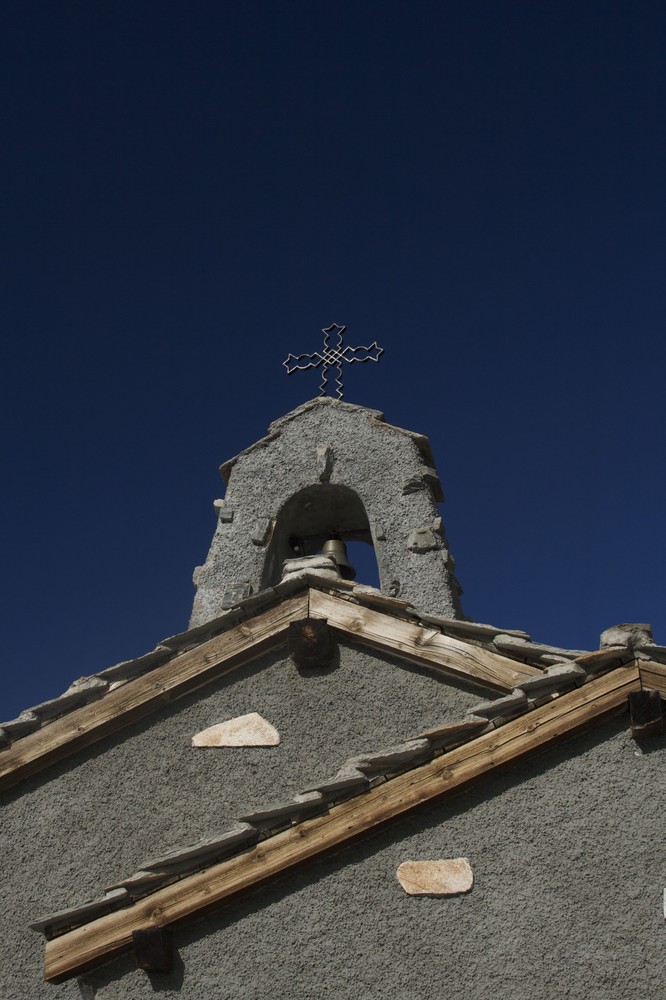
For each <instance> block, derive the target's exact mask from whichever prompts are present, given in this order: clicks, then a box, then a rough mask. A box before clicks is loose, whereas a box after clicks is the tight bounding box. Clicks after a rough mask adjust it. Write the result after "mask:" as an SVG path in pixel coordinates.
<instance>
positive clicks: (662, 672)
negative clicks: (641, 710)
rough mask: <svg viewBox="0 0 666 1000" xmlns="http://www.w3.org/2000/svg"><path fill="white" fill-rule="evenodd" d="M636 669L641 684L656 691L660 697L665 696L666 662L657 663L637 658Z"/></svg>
mask: <svg viewBox="0 0 666 1000" xmlns="http://www.w3.org/2000/svg"><path fill="white" fill-rule="evenodd" d="M638 669H639V671H640V674H641V684H642V686H643V687H644V688H649V689H650V690H651V691H658V692H659V694H660V695H661V697H662V698H666V663H657V662H656V661H655V660H639V661H638Z"/></svg>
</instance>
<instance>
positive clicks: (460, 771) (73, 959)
mask: <svg viewBox="0 0 666 1000" xmlns="http://www.w3.org/2000/svg"><path fill="white" fill-rule="evenodd" d="M639 689H640V677H639V671H638V667H637V665H636V664H635V663H632V664H631V665H630V666H625V667H618V668H616V669H615V670H613V671H611V672H610V673H608V674H606V675H604V676H602V677H600V678H598V679H596V680H592V681H590V682H588V683H587V684H585V685H584V686H583V687H582V688H579V689H576V690H574V691H572V692H570V693H568V694H564V695H562V696H561V697H559V698H556V699H555V700H554V701H552V702H550V703H549V704H547V705H543V706H541V707H540V708H537V709H534V710H533V711H531V712H527V713H526V714H525V715H522V716H520V717H519V718H517V719H515V720H513V721H511V722H508V723H506V724H505V725H503V726H501V727H499V728H498V729H495V730H493V731H491V732H488V733H486V734H485V735H483V736H480V737H478V738H477V739H474V740H471V741H470V742H469V743H466V744H464V745H462V746H459V747H457V748H456V749H454V750H451V751H449V752H447V753H445V754H443V755H442V756H440V757H436V758H434V759H433V760H431V761H429V762H428V763H426V764H423V765H421V766H420V767H417V768H415V769H414V770H412V771H408V772H406V773H404V774H401V775H399V776H397V777H395V778H392V779H390V780H389V781H387V782H385V783H384V784H382V785H379V786H377V787H376V788H374V789H372V790H371V791H369V792H367V793H365V794H362V795H359V796H358V797H357V798H354V799H351V800H350V801H348V802H345V803H342V804H340V805H338V806H333V807H331V809H330V811H329V813H328V814H326V815H323V816H318V817H315V818H313V819H310V820H305V821H303V822H302V823H299V824H297V825H296V826H294V827H292V828H290V829H289V830H286V831H284V832H282V833H277V834H276V835H274V836H272V837H269V838H268V839H267V840H265V841H262V842H261V843H259V844H258V845H257V846H256V847H255V848H254V849H252V850H250V851H248V852H247V853H244V854H241V855H238V856H236V857H233V858H230V859H229V860H227V861H223V862H221V863H219V864H216V865H214V866H212V867H211V868H209V869H207V870H206V871H203V872H198V873H197V874H195V875H191V876H189V877H186V878H184V879H182V880H181V881H179V882H176V883H174V884H172V885H170V886H168V887H166V888H164V889H161V890H159V891H157V892H155V893H153V894H152V895H150V896H147V897H145V898H144V899H142V900H140V901H139V902H137V903H134V904H133V905H132V906H130V907H128V908H126V909H122V910H118V911H116V912H114V913H111V914H108V915H106V916H104V917H100V918H98V919H97V920H94V921H92V922H91V923H88V924H85V925H83V926H82V927H78V928H76V929H75V930H72V931H69V932H68V933H66V934H63V935H61V936H59V937H56V938H54V939H53V940H51V941H48V942H47V943H46V951H45V978H46V979H48V980H50V981H51V982H61V981H63V980H65V979H68V978H70V977H72V976H74V975H77V974H80V973H81V972H83V971H85V970H86V969H88V968H91V967H93V966H95V965H96V964H98V963H99V962H100V961H106V960H108V959H109V958H110V957H112V956H113V955H115V954H118V953H120V952H122V951H125V950H126V949H128V948H130V947H131V946H132V940H133V932H134V931H135V930H140V929H145V928H150V927H166V926H169V925H171V924H174V923H177V922H180V921H183V920H186V919H187V918H189V917H192V916H193V915H195V914H197V915H199V914H201V913H202V912H204V911H205V910H208V909H210V908H211V907H215V906H218V905H219V904H221V903H223V902H224V901H226V900H228V899H230V898H232V897H233V896H236V895H238V894H239V893H241V892H243V891H245V890H247V889H250V888H253V887H255V886H257V885H259V884H261V883H263V882H266V881H267V880H269V879H271V878H273V877H275V876H278V875H281V874H283V873H284V872H285V871H287V870H289V869H290V868H293V867H294V866H296V865H299V864H302V863H303V862H305V861H308V860H309V859H311V858H314V857H317V856H318V855H321V854H322V853H323V852H325V851H328V850H330V849H331V848H334V847H339V846H340V845H341V844H344V843H346V842H348V841H350V840H351V839H353V838H355V837H357V836H359V835H360V834H362V833H364V832H366V831H368V830H371V829H373V828H375V827H377V826H379V825H381V824H383V823H386V822H387V821H389V820H392V819H395V818H396V817H397V816H400V815H401V814H404V813H405V812H407V811H409V810H411V809H414V808H416V807H418V806H420V805H422V804H423V803H426V802H429V801H433V800H435V799H439V798H441V797H442V796H444V795H447V794H450V793H452V792H454V791H455V790H457V789H459V788H460V787H461V786H463V785H465V784H467V783H468V782H470V781H473V780H474V779H477V778H479V777H480V776H482V775H484V774H487V773H488V772H490V771H493V770H494V769H495V768H497V767H500V766H503V765H506V764H508V763H510V762H512V761H515V760H516V759H518V758H519V757H523V756H524V755H525V754H528V753H530V752H533V751H535V750H538V749H540V748H542V747H544V746H546V745H547V744H549V743H551V742H553V741H554V740H556V739H558V738H560V737H562V736H565V735H570V734H571V733H573V732H575V731H577V730H579V729H582V728H584V727H585V726H587V725H589V724H591V723H593V722H596V721H599V720H600V719H601V718H602V717H604V716H606V715H608V714H609V713H611V712H613V711H615V710H617V709H618V708H619V707H621V706H622V705H623V704H626V701H627V696H628V695H629V694H630V693H631V692H632V691H637V690H639Z"/></svg>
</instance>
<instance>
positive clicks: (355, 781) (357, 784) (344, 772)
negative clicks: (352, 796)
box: [303, 767, 370, 800]
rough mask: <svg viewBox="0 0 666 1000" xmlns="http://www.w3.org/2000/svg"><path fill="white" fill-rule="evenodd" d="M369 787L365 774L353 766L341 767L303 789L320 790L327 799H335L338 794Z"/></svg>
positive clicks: (359, 790)
mask: <svg viewBox="0 0 666 1000" xmlns="http://www.w3.org/2000/svg"><path fill="white" fill-rule="evenodd" d="M369 787H370V782H369V781H368V778H367V777H366V775H365V774H362V773H361V771H359V770H358V768H355V767H341V768H340V770H339V771H338V772H337V774H334V775H333V777H332V778H325V779H324V780H323V781H319V782H317V784H315V785H310V786H309V787H308V788H305V789H303V792H304V793H307V792H321V794H322V795H323V796H324V797H325V798H326V799H327V800H330V799H335V798H337V797H338V796H340V795H348V794H349V793H350V792H352V793H353V792H357V793H358V792H364V791H366V789H367V788H369Z"/></svg>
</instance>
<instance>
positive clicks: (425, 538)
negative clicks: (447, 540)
mask: <svg viewBox="0 0 666 1000" xmlns="http://www.w3.org/2000/svg"><path fill="white" fill-rule="evenodd" d="M407 548H408V549H409V550H410V552H431V551H432V550H433V549H438V548H439V539H438V538H437V535H436V534H435V532H434V531H433V530H432V528H415V529H414V531H410V533H409V537H408V539H407Z"/></svg>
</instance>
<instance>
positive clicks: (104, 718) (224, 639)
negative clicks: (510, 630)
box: [0, 580, 542, 790]
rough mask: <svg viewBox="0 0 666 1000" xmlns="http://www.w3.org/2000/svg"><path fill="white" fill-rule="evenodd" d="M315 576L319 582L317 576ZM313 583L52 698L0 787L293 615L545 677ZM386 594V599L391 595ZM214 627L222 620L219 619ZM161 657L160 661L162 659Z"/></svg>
mask: <svg viewBox="0 0 666 1000" xmlns="http://www.w3.org/2000/svg"><path fill="white" fill-rule="evenodd" d="M317 582H318V583H319V585H320V586H321V581H317ZM312 583H313V581H312V580H304V581H302V586H303V591H302V592H301V593H300V594H295V595H294V596H292V597H287V598H285V597H282V599H281V600H280V597H279V596H277V597H276V598H275V600H276V603H275V604H274V605H273V606H272V607H269V608H268V609H266V607H265V601H266V595H265V594H264V595H258V596H259V598H261V599H262V600H261V604H260V607H261V608H262V610H261V611H259V612H258V613H255V615H254V617H252V616H251V611H250V609H251V605H252V602H253V601H257V598H250V599H249V600H248V601H246V602H244V605H243V607H247V610H248V611H250V616H249V617H246V618H245V617H244V618H243V620H242V621H241V622H239V623H237V624H235V625H231V623H229V625H228V626H227V628H226V629H225V631H223V632H220V633H218V634H217V635H215V636H213V637H212V638H208V639H206V640H203V639H200V640H199V642H198V644H197V645H194V646H192V645H189V646H188V642H190V641H191V638H194V639H195V640H196V639H197V638H198V637H199V633H200V631H201V627H200V628H199V629H198V630H194V631H195V634H194V637H190V636H189V634H188V633H184V634H183V635H179V636H175V637H173V638H172V639H167V640H165V642H164V644H162V645H161V646H160V647H158V649H157V650H156V651H155V652H154V653H151V654H147V657H140V658H139V660H137V661H136V663H137V664H139V665H142V664H143V661H144V660H150V657H155V665H154V666H153V665H152V663H150V664H149V667H148V669H147V672H145V673H142V674H141V675H140V676H138V677H133V676H132V675H131V672H130V675H129V677H127V670H128V669H129V670H130V671H131V669H132V663H130V664H129V668H128V667H127V666H126V665H124V664H123V665H122V666H123V673H122V674H121V677H122V679H123V683H122V684H121V686H119V687H115V688H113V687H111V688H108V689H106V690H104V691H103V692H97V693H96V698H95V700H94V701H91V702H89V703H87V704H84V705H81V706H80V707H79V705H75V707H72V708H68V705H67V699H68V697H69V696H67V695H66V696H64V697H63V698H61V699H55V700H54V703H53V704H54V706H56V702H57V703H58V704H59V705H60V708H61V711H63V712H64V713H65V714H63V715H61V716H60V717H59V718H55V719H53V720H45V722H46V724H44V725H42V726H41V728H39V729H37V730H35V731H34V732H30V733H28V734H27V735H25V736H22V737H21V738H20V739H17V740H16V741H15V742H14V743H12V744H11V745H10V746H9V747H7V748H6V749H4V750H2V751H1V752H0V790H2V789H5V788H9V787H11V786H13V785H15V784H17V783H18V782H20V781H22V780H24V779H25V778H27V777H29V776H30V775H32V774H35V773H37V772H38V771H40V770H42V769H44V768H45V767H47V766H49V765H50V764H52V763H54V762H56V761H58V760H62V759H63V758H64V757H67V756H69V755H70V754H72V753H75V752H77V751H78V750H80V749H82V748H83V747H86V746H89V745H90V744H92V743H95V742H96V741H97V740H100V739H103V738H104V737H105V736H107V735H109V734H110V733H113V732H116V731H118V730H119V729H122V728H123V727H124V726H127V725H130V724H131V723H132V722H134V721H136V719H139V718H141V717H143V716H145V715H148V714H149V713H150V712H152V711H154V710H156V709H158V708H162V707H164V705H165V704H167V703H168V702H170V701H173V700H175V699H177V698H180V697H182V696H183V695H185V694H188V693H189V692H190V691H193V690H195V689H196V688H198V687H202V686H204V685H205V684H208V683H210V682H211V681H214V680H217V678H218V677H221V676H223V674H225V673H227V672H229V671H231V670H233V669H235V668H236V667H237V666H239V665H241V664H242V663H245V662H248V661H249V660H250V659H253V658H254V657H257V656H260V655H261V654H262V653H264V652H266V651H267V650H268V649H272V648H276V647H278V646H279V645H281V644H282V643H283V642H284V641H285V640H286V630H287V627H288V625H289V623H290V622H291V621H295V620H298V619H299V618H307V617H314V618H322V617H323V618H327V619H328V620H329V621H330V624H331V625H332V627H334V628H335V629H336V630H337V631H338V632H339V633H340V634H341V635H343V636H345V637H346V638H348V639H351V640H352V641H356V642H360V643H362V644H364V645H367V646H370V647H372V648H374V649H378V650H381V651H384V652H388V653H391V654H393V655H395V656H396V657H398V658H400V659H405V660H407V661H409V662H412V663H417V664H420V665H422V666H426V667H429V668H431V669H432V670H434V671H436V672H438V673H441V674H442V675H443V676H446V677H451V678H454V679H457V680H459V681H462V682H464V683H467V684H470V685H472V686H475V687H481V688H485V689H490V690H491V691H498V692H501V693H506V692H508V691H511V689H512V688H513V687H516V686H517V685H519V684H520V683H521V681H525V680H528V679H529V678H532V677H534V676H539V675H541V674H542V671H541V670H540V669H538V668H536V667H532V666H528V665H527V664H525V663H522V662H520V661H516V660H512V659H510V658H509V657H508V656H505V655H503V654H500V653H496V652H493V651H492V650H490V649H488V648H485V647H484V646H483V645H481V644H480V643H479V642H478V641H477V642H475V641H473V640H467V641H462V640H460V639H456V638H454V637H450V636H446V635H443V634H442V633H441V632H440V631H439V629H438V628H437V627H433V628H428V627H422V626H420V625H418V624H415V623H414V622H413V621H412V620H407V619H403V618H398V617H395V616H394V615H392V614H390V613H389V612H390V608H388V607H383V606H382V610H381V611H377V610H374V609H372V608H368V607H365V606H363V605H361V604H359V603H357V602H356V601H354V600H350V596H351V595H347V594H346V593H343V594H337V593H336V592H335V591H333V592H331V591H327V592H324V591H320V590H317V589H313V588H312ZM308 588H309V589H308ZM359 596H362V595H359ZM383 601H384V602H385V603H386V602H387V601H388V599H386V598H384V599H383ZM397 611H398V614H402V613H404V607H403V606H402V605H399V607H398V609H397ZM232 621H233V619H232ZM219 624H223V619H220V620H219ZM204 634H205V633H204ZM169 644H171V645H169ZM179 647H180V649H182V650H183V651H179ZM183 647H184V648H183ZM164 657H167V662H166V663H165V662H162V661H163V659H164ZM142 669H143V666H142ZM110 670H111V671H113V670H115V668H110ZM103 673H104V674H107V673H109V671H104V672H103ZM125 677H126V678H127V679H125ZM94 679H95V678H91V679H90V680H91V681H92V680H94Z"/></svg>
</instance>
